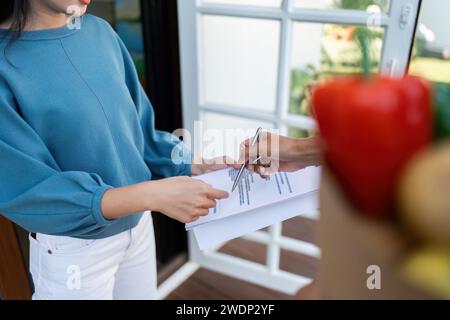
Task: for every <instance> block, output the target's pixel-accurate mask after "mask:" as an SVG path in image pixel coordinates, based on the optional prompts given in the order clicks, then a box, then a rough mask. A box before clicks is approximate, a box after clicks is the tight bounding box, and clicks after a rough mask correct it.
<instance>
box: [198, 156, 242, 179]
mask: <svg viewBox="0 0 450 320" xmlns="http://www.w3.org/2000/svg"><path fill="white" fill-rule="evenodd" d="M239 166H240V164H239V163H238V162H236V161H234V160H233V159H231V158H230V157H227V156H223V157H218V158H214V159H202V158H200V159H195V160H194V161H193V164H192V166H191V176H199V175H202V174H205V173H208V172H212V171H217V170H222V169H226V168H234V169H239Z"/></svg>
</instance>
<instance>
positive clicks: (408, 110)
mask: <svg viewBox="0 0 450 320" xmlns="http://www.w3.org/2000/svg"><path fill="white" fill-rule="evenodd" d="M313 105H314V112H315V115H316V118H317V121H318V124H319V128H320V132H321V136H322V138H323V140H324V142H325V158H326V161H327V164H328V165H329V166H330V167H331V169H332V170H333V171H334V173H335V174H336V176H337V177H338V179H339V180H340V181H341V183H342V185H343V187H344V189H345V190H346V191H347V193H348V195H349V196H350V199H351V200H352V202H353V203H354V205H355V206H356V207H357V208H358V209H360V210H361V211H362V212H363V213H365V214H368V215H371V216H386V215H388V214H389V213H391V212H393V211H394V210H393V209H394V193H395V192H394V191H395V188H396V183H397V180H398V178H399V175H400V174H401V171H402V169H403V167H404V165H405V164H406V162H407V161H408V160H409V159H410V158H411V157H412V156H413V155H414V154H415V153H416V152H417V151H419V150H421V149H422V148H424V147H425V146H427V145H428V144H429V143H430V142H431V140H432V135H433V121H432V118H433V116H432V92H431V87H430V85H429V84H428V83H427V82H425V81H424V80H422V79H420V78H416V77H405V78H402V79H389V78H384V77H374V78H364V77H352V78H341V79H335V80H332V81H330V82H328V83H326V84H324V85H322V86H319V87H318V88H317V89H316V90H315V92H314V96H313Z"/></svg>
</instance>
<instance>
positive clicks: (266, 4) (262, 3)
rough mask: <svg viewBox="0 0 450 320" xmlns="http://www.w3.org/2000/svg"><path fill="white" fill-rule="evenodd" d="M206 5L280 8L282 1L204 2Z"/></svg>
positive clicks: (235, 0) (223, 0)
mask: <svg viewBox="0 0 450 320" xmlns="http://www.w3.org/2000/svg"><path fill="white" fill-rule="evenodd" d="M203 2H204V3H214V4H237V5H244V6H261V7H280V6H281V0H203Z"/></svg>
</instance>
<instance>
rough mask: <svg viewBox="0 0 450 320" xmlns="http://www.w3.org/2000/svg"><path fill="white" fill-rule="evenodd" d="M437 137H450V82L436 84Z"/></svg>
mask: <svg viewBox="0 0 450 320" xmlns="http://www.w3.org/2000/svg"><path fill="white" fill-rule="evenodd" d="M435 114H436V116H435V121H436V129H435V132H436V139H438V140H440V139H443V138H450V84H448V83H438V84H436V85H435Z"/></svg>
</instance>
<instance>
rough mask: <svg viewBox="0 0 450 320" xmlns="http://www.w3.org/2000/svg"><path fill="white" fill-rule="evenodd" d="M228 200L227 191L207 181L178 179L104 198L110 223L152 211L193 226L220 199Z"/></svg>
mask: <svg viewBox="0 0 450 320" xmlns="http://www.w3.org/2000/svg"><path fill="white" fill-rule="evenodd" d="M227 197H228V193H227V192H225V191H222V190H218V189H214V188H213V187H211V186H210V185H208V184H206V183H205V182H203V181H200V180H195V179H192V178H189V177H175V178H169V179H163V180H158V181H147V182H143V183H140V184H136V185H132V186H127V187H122V188H114V189H110V190H108V191H106V192H105V194H104V196H103V198H102V203H101V210H102V213H103V216H104V217H105V218H106V219H109V220H113V219H118V218H121V217H125V216H128V215H131V214H134V213H137V212H142V211H147V210H150V211H158V212H161V213H163V214H165V215H166V216H168V217H170V218H172V219H175V220H178V221H180V222H182V223H189V222H194V221H196V220H198V219H199V218H200V217H202V216H206V215H207V214H208V212H209V209H210V208H214V207H215V206H216V200H217V199H225V198H227Z"/></svg>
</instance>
